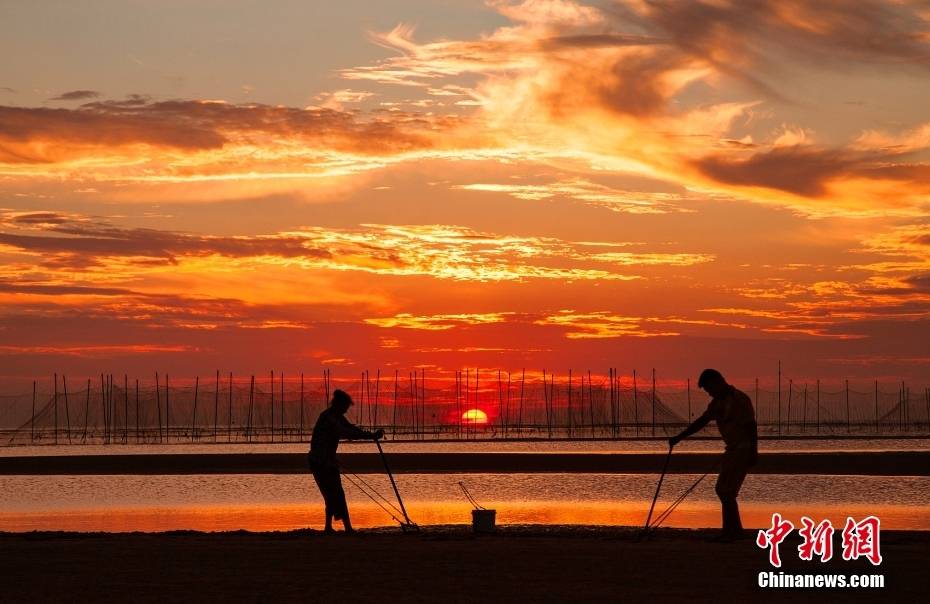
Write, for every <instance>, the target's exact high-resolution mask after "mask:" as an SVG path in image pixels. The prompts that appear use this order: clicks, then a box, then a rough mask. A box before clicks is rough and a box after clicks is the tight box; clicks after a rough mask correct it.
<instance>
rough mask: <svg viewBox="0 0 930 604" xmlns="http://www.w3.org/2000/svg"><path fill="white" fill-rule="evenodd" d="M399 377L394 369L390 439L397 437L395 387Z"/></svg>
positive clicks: (398, 373)
mask: <svg viewBox="0 0 930 604" xmlns="http://www.w3.org/2000/svg"><path fill="white" fill-rule="evenodd" d="M399 379H400V372H399V371H398V370H397V369H395V370H394V404H393V405H392V407H393V409H391V415H392V417H391V440H394V439H396V438H397V389H398V380H399Z"/></svg>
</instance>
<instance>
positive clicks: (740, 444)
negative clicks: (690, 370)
mask: <svg viewBox="0 0 930 604" xmlns="http://www.w3.org/2000/svg"><path fill="white" fill-rule="evenodd" d="M698 387H699V388H703V389H704V390H705V391H706V392H707V394H709V395H711V396H712V397H713V399H712V400H711V401H710V404H709V405H707V411H705V412H704V413H703V414H702V415H701V416H700V417H699V418H697V419H696V420H694V422H693V423H692V424H691V425H690V426H688V427H687V428H685V429H684V430H683V431H682V432H681V434H679V435H677V436H673V437H672V438H670V439H668V444H669V446H671V447H674V446H675V445H677V444H678V442H679V441H681V440H683V439H685V438H688V437H689V436H691V435H692V434H694V433H695V432H697V431H699V430H701V429H702V428H703V427H704V426H706V425H707V424H708V423H709V422H710V420H714V421H715V422H717V429H719V430H720V436H722V437H723V442H725V443H726V449H725V450H724V453H723V461H722V462H721V466H720V476H718V477H717V485H716V487H715V490H716V491H717V497H719V498H720V505H721V508H722V511H723V527H722V530H721V531H720V534H719V535H717V536H716V537H715V538H714V541H733V540H735V539H739V538H740V537H742V536H743V523H742V521H741V520H740V517H739V506H738V505H737V503H736V497H737V496H738V495H739V490H740V487H741V486H742V485H743V480H744V479H745V478H746V474H748V473H749V469H750V468H751V467H752V466H754V465H755V464H756V460H757V459H758V455H759V448H758V438H759V437H758V433H757V430H756V415H755V411H754V410H753V408H752V401H751V400H750V399H749V397H748V396H747V395H746V394H745V393H743V392H741V391H739V390H737V389H736V388H734V387H733V386H731V385H730V384H728V383H727V381H726V380H725V379H724V378H723V376H722V375H721V374H720V372H719V371H717V370H716V369H705V370H704V371H703V372H701V377H700V378H699V379H698Z"/></svg>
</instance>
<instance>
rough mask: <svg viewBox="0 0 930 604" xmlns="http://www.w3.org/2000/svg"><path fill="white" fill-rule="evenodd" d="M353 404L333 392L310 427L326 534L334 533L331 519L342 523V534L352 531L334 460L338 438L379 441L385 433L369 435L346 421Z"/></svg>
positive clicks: (342, 394)
mask: <svg viewBox="0 0 930 604" xmlns="http://www.w3.org/2000/svg"><path fill="white" fill-rule="evenodd" d="M353 404H354V403H353V402H352V397H351V396H349V395H348V394H346V393H345V392H344V391H342V390H335V391H333V399H332V401H330V404H329V408H327V409H326V410H324V411H323V412H322V413H320V417H319V419H317V420H316V425H315V426H314V427H313V436H311V437H310V453H309V454H308V457H309V460H310V471H311V472H313V478H314V480H316V484H317V486H318V487H320V493H321V494H322V495H323V501H325V502H326V528H325V529H324V530H325V532H327V533H332V532H334V531H333V519H334V518H335V519H336V520H341V521H342V526H343V527H345V532H347V533H353V532H355V531H354V529H353V528H352V521H351V520H350V519H349V507H348V505H347V504H346V494H345V491H344V490H343V489H342V477H341V476H340V473H339V463H338V462H337V461H336V449H337V448H338V447H339V440H340V439H379V438H381V437H383V436H384V430H378V431H377V432H368V431H366V430H362V429H361V428H359V427H358V426H355V425H353V424H352V423H351V422H349V420H347V419H346V416H345V414H346V411H348V410H349V407H351V406H352V405H353Z"/></svg>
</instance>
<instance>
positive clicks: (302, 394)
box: [297, 371, 304, 442]
mask: <svg viewBox="0 0 930 604" xmlns="http://www.w3.org/2000/svg"><path fill="white" fill-rule="evenodd" d="M303 439H304V372H303V371H301V372H300V429H299V432H298V435H297V440H298V441H301V442H302V441H303Z"/></svg>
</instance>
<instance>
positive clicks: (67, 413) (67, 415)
mask: <svg viewBox="0 0 930 604" xmlns="http://www.w3.org/2000/svg"><path fill="white" fill-rule="evenodd" d="M61 385H62V386H63V387H64V390H65V421H66V422H67V424H66V425H67V428H68V444H69V445H70V444H71V408H70V405H69V404H68V379H67V378H66V377H65V375H64V374H62V376H61Z"/></svg>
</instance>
